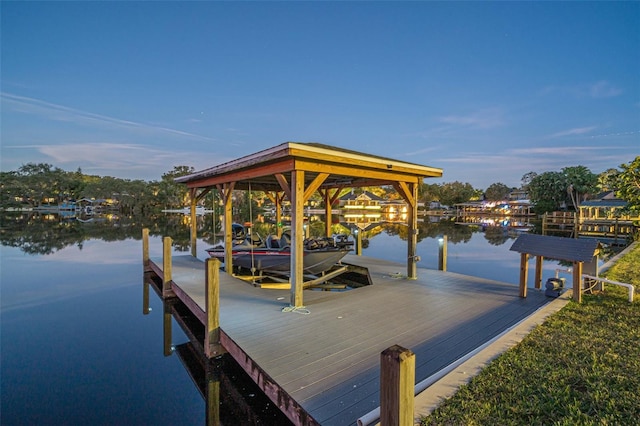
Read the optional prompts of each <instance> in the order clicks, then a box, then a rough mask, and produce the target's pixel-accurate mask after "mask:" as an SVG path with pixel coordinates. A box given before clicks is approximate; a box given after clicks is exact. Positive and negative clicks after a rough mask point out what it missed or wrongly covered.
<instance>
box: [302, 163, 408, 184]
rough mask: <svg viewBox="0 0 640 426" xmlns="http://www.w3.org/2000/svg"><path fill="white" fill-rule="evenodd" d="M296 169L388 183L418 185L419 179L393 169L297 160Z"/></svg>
mask: <svg viewBox="0 0 640 426" xmlns="http://www.w3.org/2000/svg"><path fill="white" fill-rule="evenodd" d="M295 169H296V170H303V171H305V172H314V173H318V172H321V173H329V174H330V175H340V176H345V177H349V178H364V179H378V180H384V181H387V182H394V181H395V182H400V181H402V182H412V183H417V182H418V179H419V178H418V176H417V175H415V174H408V173H401V172H398V171H394V170H392V169H390V170H382V169H369V168H361V167H357V165H354V164H340V163H318V162H314V161H308V160H300V159H298V160H296V162H295Z"/></svg>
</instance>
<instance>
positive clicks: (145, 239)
mask: <svg viewBox="0 0 640 426" xmlns="http://www.w3.org/2000/svg"><path fill="white" fill-rule="evenodd" d="M142 270H143V271H144V272H146V271H149V270H150V268H149V228H143V229H142Z"/></svg>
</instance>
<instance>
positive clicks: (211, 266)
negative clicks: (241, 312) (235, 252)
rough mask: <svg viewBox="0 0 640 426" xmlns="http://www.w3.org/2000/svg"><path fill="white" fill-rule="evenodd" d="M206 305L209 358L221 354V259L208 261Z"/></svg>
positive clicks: (206, 337) (206, 342)
mask: <svg viewBox="0 0 640 426" xmlns="http://www.w3.org/2000/svg"><path fill="white" fill-rule="evenodd" d="M205 275H206V286H207V288H206V293H205V305H206V315H207V329H206V330H205V335H204V351H205V354H206V355H207V358H212V357H214V356H217V355H220V354H221V353H222V347H221V345H220V261H219V260H218V259H214V258H208V259H207V262H206V272H205Z"/></svg>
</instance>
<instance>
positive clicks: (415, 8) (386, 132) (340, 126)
mask: <svg viewBox="0 0 640 426" xmlns="http://www.w3.org/2000/svg"><path fill="white" fill-rule="evenodd" d="M0 14H1V18H0V19H1V21H0V23H1V26H0V28H1V29H0V31H1V33H0V35H1V56H0V61H1V62H0V64H1V74H0V82H1V90H0V91H1V105H0V108H1V110H0V112H1V133H0V136H1V141H0V142H1V152H0V154H1V159H0V169H1V170H2V171H10V170H17V169H18V168H20V167H21V166H22V165H24V164H27V163H48V164H52V165H53V166H55V167H59V168H61V169H64V170H68V171H75V170H77V169H78V168H81V170H82V172H83V173H85V174H93V175H100V176H114V177H119V178H125V179H144V180H159V179H161V176H162V174H164V173H166V172H169V171H171V170H173V168H174V167H175V166H182V165H186V166H192V167H194V168H195V169H196V170H202V169H205V168H209V167H212V166H214V165H216V164H220V163H224V162H226V161H229V160H233V159H235V158H239V157H242V156H245V155H249V154H252V153H255V152H258V151H260V150H263V149H267V148H270V147H273V146H276V145H279V144H281V143H283V142H287V141H293V142H317V143H322V144H326V145H332V146H336V147H340V148H345V149H350V150H355V151H360V152H363V153H367V154H373V155H379V156H384V157H389V158H393V159H396V160H400V161H408V162H412V163H417V164H421V165H426V166H431V167H438V168H441V169H443V177H442V178H441V179H429V180H427V183H443V182H453V181H460V182H468V183H470V184H472V185H473V186H474V187H475V188H477V189H486V188H487V187H488V186H489V185H491V184H492V183H498V182H499V183H504V184H506V185H508V186H513V187H519V186H520V185H521V183H522V182H521V178H522V176H523V175H525V174H526V173H529V172H532V171H533V172H536V173H538V174H539V173H543V172H546V171H560V170H561V169H562V168H564V167H571V166H578V165H583V166H586V167H588V168H589V169H590V170H591V171H592V172H593V173H600V172H603V171H605V170H607V169H609V168H618V167H619V166H620V165H621V164H623V163H629V162H631V161H633V159H634V158H635V157H636V156H638V155H640V2H636V1H633V2H579V1H576V2H456V1H452V2H435V1H434V2H431V1H423V2H421V1H416V2H369V1H355V2H321V1H317V2H291V1H283V2H217V1H198V2H55V1H54V2H10V1H2V2H0Z"/></svg>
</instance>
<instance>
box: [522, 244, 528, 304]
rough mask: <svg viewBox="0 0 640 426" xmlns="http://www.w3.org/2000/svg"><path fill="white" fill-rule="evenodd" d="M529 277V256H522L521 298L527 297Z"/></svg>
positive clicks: (525, 254) (524, 254)
mask: <svg viewBox="0 0 640 426" xmlns="http://www.w3.org/2000/svg"><path fill="white" fill-rule="evenodd" d="M528 276H529V255H528V254H527V253H521V254H520V297H527V278H528Z"/></svg>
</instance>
